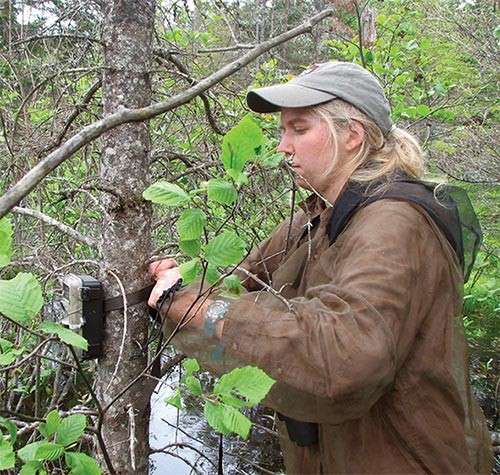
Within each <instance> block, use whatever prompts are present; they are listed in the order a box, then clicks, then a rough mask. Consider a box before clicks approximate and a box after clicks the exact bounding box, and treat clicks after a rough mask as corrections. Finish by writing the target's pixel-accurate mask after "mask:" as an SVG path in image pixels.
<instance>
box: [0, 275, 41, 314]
mask: <svg viewBox="0 0 500 475" xmlns="http://www.w3.org/2000/svg"><path fill="white" fill-rule="evenodd" d="M42 305H43V298H42V288H41V287H40V284H39V283H38V281H37V280H36V277H35V276H34V275H33V274H27V273H25V272H20V273H19V274H17V275H16V276H15V277H14V278H13V279H11V280H0V313H3V314H4V315H6V316H7V317H10V318H12V319H13V320H15V321H17V322H20V323H27V322H28V321H29V320H30V319H31V318H33V317H34V316H35V315H36V314H37V313H38V312H39V311H40V309H41V308H42Z"/></svg>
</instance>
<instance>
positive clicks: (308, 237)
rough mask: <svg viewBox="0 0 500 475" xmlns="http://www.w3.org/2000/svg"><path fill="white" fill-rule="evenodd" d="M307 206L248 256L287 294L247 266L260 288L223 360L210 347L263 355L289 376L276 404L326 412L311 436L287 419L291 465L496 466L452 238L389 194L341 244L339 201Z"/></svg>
mask: <svg viewBox="0 0 500 475" xmlns="http://www.w3.org/2000/svg"><path fill="white" fill-rule="evenodd" d="M306 208H308V210H309V211H301V212H299V213H297V214H296V215H295V217H294V220H293V223H292V226H291V227H290V226H289V223H288V222H284V223H283V224H282V225H281V226H280V227H279V228H278V229H277V230H276V231H275V232H274V233H273V235H272V236H271V237H270V238H269V239H268V240H266V241H265V242H264V243H263V244H262V245H261V246H259V247H258V248H257V249H255V250H254V251H253V252H252V254H251V255H250V256H249V257H248V259H247V260H246V261H245V263H244V267H245V268H246V269H248V271H249V272H251V273H252V274H255V275H256V276H257V277H258V278H259V279H260V280H262V281H264V282H266V283H267V284H269V285H270V286H272V288H273V289H275V290H276V291H278V292H279V294H280V295H281V297H279V296H276V295H274V294H273V293H271V292H269V291H266V290H265V289H264V290H263V289H262V288H261V286H260V285H259V284H257V282H256V281H254V280H253V279H249V278H246V280H245V286H246V287H247V289H248V290H249V293H248V294H246V295H244V296H242V297H241V298H239V299H238V300H236V301H234V302H233V303H232V304H231V306H230V309H229V312H228V314H227V315H226V319H225V323H224V331H223V338H222V345H223V346H224V348H225V356H224V358H223V360H222V361H217V360H216V359H212V360H210V358H208V359H207V358H202V359H204V360H205V363H206V364H208V366H209V367H210V366H211V367H212V368H214V369H215V370H218V371H224V370H227V369H229V368H230V367H232V366H234V365H236V361H238V360H239V361H240V362H244V363H245V364H253V365H257V366H259V367H260V368H262V369H263V370H264V371H266V372H267V373H268V374H269V375H270V376H272V377H273V378H274V379H276V380H277V383H276V384H275V385H274V386H273V388H272V389H271V392H270V394H269V396H268V397H267V398H266V400H265V404H266V405H268V406H269V407H271V408H273V409H275V410H277V411H279V412H280V413H282V414H284V415H286V416H289V417H293V418H294V419H297V420H301V421H307V422H316V423H318V424H319V444H317V445H316V446H312V447H305V448H304V447H299V446H297V445H296V444H294V443H293V442H291V441H290V440H289V439H288V435H287V431H286V428H285V427H280V433H281V438H282V440H281V443H282V447H283V452H284V458H285V465H286V468H287V473H290V474H292V473H297V474H306V473H315V474H319V473H322V474H330V473H332V474H333V473H335V474H337V473H342V474H343V473H346V474H403V473H436V474H438V473H439V474H445V473H446V474H469V473H489V472H490V460H491V454H490V447H489V437H488V432H487V429H486V425H485V421H484V417H483V415H482V412H481V410H480V409H479V407H478V405H477V403H476V402H475V401H474V399H473V398H472V395H471V392H470V388H469V384H468V371H467V356H466V345H465V341H464V337H463V333H462V330H461V325H460V322H461V320H460V318H457V317H459V315H460V313H461V305H462V298H461V288H462V279H463V275H462V271H461V268H460V265H459V263H458V260H457V258H456V255H455V253H454V252H453V250H452V249H451V247H450V245H449V243H448V241H447V240H446V239H445V238H444V237H443V235H442V233H441V232H440V231H439V229H438V228H437V227H436V225H435V223H434V222H433V221H432V220H431V218H429V216H428V215H427V214H426V213H425V211H423V210H422V209H421V208H419V207H418V206H414V205H412V204H409V203H407V202H402V201H395V200H380V201H377V202H375V203H372V204H370V205H368V206H366V207H365V208H363V209H361V210H360V211H358V212H357V213H356V214H355V216H354V217H353V218H352V220H351V222H350V223H349V225H348V226H347V228H346V229H345V230H344V232H343V233H342V234H341V235H340V236H339V237H338V239H337V240H336V242H335V243H334V244H333V245H330V242H329V238H328V236H327V233H326V232H325V230H326V226H327V223H328V221H329V219H330V216H331V209H328V208H324V207H323V206H322V205H321V203H320V202H319V200H316V199H315V198H311V199H310V200H308V201H307V202H306ZM317 215H319V217H320V224H319V226H317V227H316V228H315V229H311V228H310V226H308V224H307V223H310V221H311V219H312V218H313V217H314V216H317ZM287 236H290V238H291V239H290V240H289V241H288V243H287V242H286V241H287ZM242 275H243V274H242ZM284 299H287V300H288V302H289V304H287V303H286V302H285V301H284ZM289 305H291V308H288V306H289ZM200 348H201V346H200V347H199V348H198V349H199V350H200ZM183 349H184V350H185V351H186V349H187V351H188V352H190V353H196V345H193V344H191V345H190V346H189V347H184V348H183ZM190 350H191V351H190ZM207 354H209V353H206V352H205V354H204V355H205V356H206V355H207ZM195 356H198V357H199V358H200V357H202V356H203V355H202V352H201V351H200V352H198V354H195Z"/></svg>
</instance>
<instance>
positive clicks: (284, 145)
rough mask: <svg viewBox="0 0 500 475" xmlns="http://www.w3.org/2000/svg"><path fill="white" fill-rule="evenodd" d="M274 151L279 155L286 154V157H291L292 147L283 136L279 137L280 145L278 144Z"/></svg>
mask: <svg viewBox="0 0 500 475" xmlns="http://www.w3.org/2000/svg"><path fill="white" fill-rule="evenodd" d="M276 150H277V151H278V152H280V153H286V154H287V155H292V153H293V146H292V144H291V143H290V141H289V140H287V138H286V137H285V135H283V136H282V137H281V140H280V143H279V144H278V147H277V148H276Z"/></svg>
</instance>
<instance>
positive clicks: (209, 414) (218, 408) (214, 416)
mask: <svg viewBox="0 0 500 475" xmlns="http://www.w3.org/2000/svg"><path fill="white" fill-rule="evenodd" d="M203 414H204V415H205V418H206V419H207V422H208V423H209V424H210V426H211V427H213V428H214V429H215V430H216V431H217V432H220V433H221V434H224V435H227V434H229V432H230V431H229V430H228V428H227V427H226V426H225V425H224V406H223V405H222V404H215V403H213V402H210V401H205V406H204V407H203Z"/></svg>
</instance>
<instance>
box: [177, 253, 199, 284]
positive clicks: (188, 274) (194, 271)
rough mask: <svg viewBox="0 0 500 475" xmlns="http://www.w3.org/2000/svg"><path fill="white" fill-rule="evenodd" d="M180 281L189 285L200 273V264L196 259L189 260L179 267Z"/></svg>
mask: <svg viewBox="0 0 500 475" xmlns="http://www.w3.org/2000/svg"><path fill="white" fill-rule="evenodd" d="M179 271H180V273H181V276H182V281H183V283H185V284H189V283H191V282H192V281H193V280H194V279H195V278H196V276H197V275H198V274H199V273H200V271H201V264H200V260H199V259H198V258H195V259H191V260H190V261H187V262H184V263H183V264H181V265H180V266H179Z"/></svg>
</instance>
